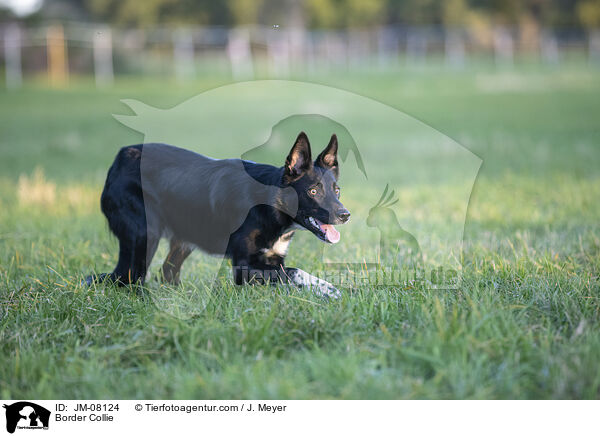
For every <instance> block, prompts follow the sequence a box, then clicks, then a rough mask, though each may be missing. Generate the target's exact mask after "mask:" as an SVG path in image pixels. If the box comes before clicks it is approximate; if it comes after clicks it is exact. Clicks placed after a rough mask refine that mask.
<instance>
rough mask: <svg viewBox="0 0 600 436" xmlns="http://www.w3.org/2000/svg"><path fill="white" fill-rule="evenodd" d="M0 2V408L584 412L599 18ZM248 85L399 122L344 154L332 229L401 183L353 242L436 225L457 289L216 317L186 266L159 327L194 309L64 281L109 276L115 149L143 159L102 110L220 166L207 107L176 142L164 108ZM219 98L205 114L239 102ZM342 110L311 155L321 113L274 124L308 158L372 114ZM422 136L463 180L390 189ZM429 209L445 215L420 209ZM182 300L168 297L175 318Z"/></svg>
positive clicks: (501, 5)
mask: <svg viewBox="0 0 600 436" xmlns="http://www.w3.org/2000/svg"><path fill="white" fill-rule="evenodd" d="M0 8H1V9H0V354H2V356H3V357H5V358H3V359H2V360H0V396H1V397H4V398H19V397H21V398H40V397H48V398H58V397H60V398H82V397H85V398H94V397H102V398H118V397H128V398H152V397H160V398H170V397H172V398H190V397H193V398H223V397H226V398H249V397H252V398H340V397H341V398H438V399H439V398H555V399H556V398H598V397H599V395H600V394H599V393H600V377H599V376H598V374H599V373H598V361H599V360H600V330H599V329H598V325H599V320H600V304H599V302H600V279H599V277H600V202H599V201H598V199H599V198H600V165H599V163H600V123H599V122H598V119H599V117H598V114H600V74H599V73H600V33H599V32H600V0H576V1H573V0H572V1H568V0H506V1H500V0H447V1H441V0H368V1H361V0H304V1H294V0H284V1H274V0H254V1H253V0H226V1H221V2H216V1H208V0H180V1H177V0H144V1H141V0H45V1H41V0H0ZM269 78H277V79H291V80H297V81H298V82H285V83H286V84H287V85H289V84H290V83H292V84H295V86H296V85H298V84H299V82H309V84H311V85H313V84H320V85H326V86H328V87H329V88H328V91H331V92H333V91H336V92H337V91H340V90H342V91H348V94H349V95H352V96H357V95H360V96H364V97H368V98H370V99H373V100H375V101H377V102H380V103H383V104H385V105H386V107H387V108H390V107H391V108H394V109H396V110H397V112H398V113H399V114H405V119H406V120H407V121H410V122H411V123H412V125H413V126H416V127H418V128H413V129H411V128H409V127H410V125H411V124H410V123H408V122H407V123H404V124H402V123H398V124H392V125H393V126H394V128H393V129H391V130H392V131H389V132H382V134H381V135H379V137H378V138H379V139H378V140H377V141H373V143H372V144H371V143H370V144H363V143H360V144H357V145H358V146H359V147H360V151H361V153H362V154H364V155H365V156H366V157H368V156H369V153H371V156H373V155H376V157H377V159H375V160H369V161H367V160H365V162H367V163H369V162H374V163H375V171H373V173H377V174H376V176H377V177H373V178H372V179H370V180H374V179H377V180H378V181H379V182H378V184H377V186H373V187H372V188H371V190H369V185H368V184H366V183H362V179H358V178H357V179H356V180H359V181H361V183H360V185H359V188H360V190H359V191H360V192H361V193H363V194H364V198H361V197H359V196H353V195H352V191H351V190H350V186H348V185H349V184H347V183H344V184H343V185H342V187H343V190H342V199H343V201H344V203H345V204H346V206H347V207H348V208H349V210H351V211H352V213H353V220H356V219H357V217H361V216H362V217H367V216H368V215H370V213H371V212H370V209H371V208H372V207H373V206H375V204H374V203H375V202H376V201H377V199H378V198H380V196H381V193H382V191H383V189H384V187H385V185H386V183H387V182H388V180H390V181H393V180H396V179H403V180H402V183H398V186H393V188H395V192H396V195H397V196H398V198H399V200H400V201H399V202H398V203H397V204H395V205H394V206H393V207H394V212H395V214H396V215H395V217H396V218H397V225H395V224H394V225H393V226H392V225H390V226H387V227H386V226H385V225H383V224H382V225H379V226H375V227H367V226H365V228H366V229H368V231H370V232H373V233H370V234H371V235H374V236H375V240H376V242H377V241H379V240H380V239H379V237H380V236H381V237H383V235H384V234H386V235H390V234H391V235H392V237H393V238H397V239H398V240H400V238H401V237H404V236H405V234H404V233H406V232H409V233H410V232H411V231H412V229H411V227H410V226H409V225H412V224H418V225H421V223H422V222H423V221H424V219H423V217H425V218H426V219H429V220H430V221H433V222H435V223H439V227H440V228H444V226H446V225H448V224H452V223H457V222H460V224H461V225H462V224H463V223H465V218H466V223H465V228H464V230H465V231H464V245H461V246H460V247H457V251H456V261H457V262H460V264H461V265H462V268H463V269H462V272H463V274H462V275H463V280H464V285H463V286H462V287H461V289H460V290H457V291H456V292H438V291H430V290H427V289H419V288H417V289H413V288H411V287H407V288H404V287H397V286H387V287H384V288H381V287H379V288H377V287H370V286H362V287H359V288H356V289H354V290H353V292H354V293H351V294H348V296H349V297H348V298H345V299H344V300H343V302H342V304H341V305H337V304H332V305H322V304H321V303H322V301H319V300H315V301H314V302H313V301H308V302H307V301H304V297H306V298H307V299H308V298H311V297H310V296H308V295H303V296H302V298H298V299H295V298H287V294H285V295H284V294H282V295H281V298H273V291H272V290H271V289H262V288H261V289H252V290H251V291H248V290H245V291H243V292H242V291H240V290H239V289H237V288H236V289H230V290H225V291H226V293H227V295H228V296H231V298H223V299H222V298H220V296H221V295H223V294H221V293H214V294H213V293H212V291H211V289H210V286H211V285H210V283H212V281H207V280H204V279H203V278H202V274H203V271H204V270H203V266H204V263H203V261H202V258H201V257H200V255H199V254H197V253H194V254H193V255H192V256H191V258H190V260H188V261H187V263H186V265H184V268H183V271H182V280H183V283H184V286H182V287H180V288H177V289H175V290H173V289H170V288H168V287H167V288H164V289H167V291H168V293H169V295H176V296H177V298H179V299H178V300H175V303H176V304H173V308H174V311H180V312H184V309H185V310H187V308H188V307H192V308H193V310H194V311H196V310H198V311H200V312H201V316H199V317H195V318H194V319H193V321H190V322H186V323H184V322H179V321H178V320H177V319H175V318H172V317H166V316H163V312H162V311H161V308H158V307H155V306H153V305H152V304H151V303H148V301H147V300H145V299H140V298H137V296H136V295H135V294H133V293H127V292H121V290H114V289H113V290H111V287H106V288H104V289H101V288H97V289H96V288H92V289H87V288H85V289H84V288H81V287H80V286H79V283H80V280H81V278H82V277H84V276H85V275H87V274H89V273H90V272H91V271H96V272H106V271H110V270H112V268H113V267H114V264H115V262H116V255H117V252H118V246H117V241H116V239H115V238H112V237H111V236H110V234H109V231H108V229H107V225H106V220H105V219H104V217H103V215H102V214H101V212H100V207H99V206H100V205H99V198H100V193H101V191H102V187H103V184H104V181H105V178H106V172H107V169H108V167H109V166H110V164H111V162H112V161H113V159H114V156H115V154H116V152H117V150H118V149H119V148H120V147H122V146H125V145H129V144H136V143H140V142H141V141H143V140H144V135H143V133H142V132H140V131H136V130H133V128H130V127H127V126H126V125H124V124H122V123H121V122H119V121H118V119H123V118H126V117H116V118H117V119H115V117H113V114H117V115H125V116H127V115H135V114H138V115H139V114H140V113H141V114H143V113H144V112H146V113H151V114H154V115H152V116H151V117H150V122H149V123H148V124H151V125H152V127H153V128H154V130H155V131H156V132H159V133H161V134H163V133H165V132H172V131H174V130H175V131H176V133H178V134H180V136H178V137H181V138H185V139H186V143H185V144H184V143H181V144H177V145H181V146H186V147H187V146H188V144H187V141H188V140H189V142H190V144H189V145H190V146H193V145H198V144H201V145H202V146H203V147H207V148H206V150H207V154H209V155H212V156H231V157H233V156H239V155H240V154H239V147H238V148H235V149H233V148H227V147H225V146H224V144H223V142H224V141H223V142H221V141H212V142H211V141H210V137H208V138H207V135H206V133H204V132H197V131H196V130H195V129H197V128H198V127H199V126H202V123H203V122H207V120H210V116H207V113H208V112H210V113H209V114H208V115H212V116H215V114H216V113H217V110H212V107H211V110H197V111H194V110H191V111H189V112H186V113H187V114H188V115H189V117H188V118H181V119H180V120H179V124H178V123H177V122H176V121H177V120H174V119H173V118H168V117H167V118H164V117H163V115H169V114H170V116H173V114H175V115H176V114H178V113H180V112H177V110H173V111H168V110H167V109H172V108H175V109H177V108H179V107H180V106H185V107H189V101H190V99H192V97H195V96H199V95H200V94H201V93H203V92H204V91H207V90H211V89H214V88H217V87H219V86H222V85H228V84H232V83H235V82H238V81H248V80H252V79H269ZM257 83H260V82H247V83H245V84H236V85H235V86H233V87H224V88H221V90H223V89H225V90H227V88H229V89H237V88H236V87H237V86H242V85H246V84H250V85H256V84H257ZM263 83H265V82H263ZM266 83H272V82H266ZM301 85H307V83H301ZM322 88H323V89H326V88H325V87H322ZM264 94H266V93H264ZM264 94H261V95H259V98H257V99H256V104H255V106H249V107H250V109H247V110H246V113H250V114H251V115H250V116H244V117H243V119H240V122H239V123H235V125H233V126H231V127H229V126H227V129H223V131H222V132H220V133H223V134H224V135H228V134H229V133H230V132H231V135H230V137H231V138H233V137H237V138H240V137H241V138H243V140H246V138H245V137H244V134H245V133H246V132H247V131H248V126H250V124H251V123H252V119H253V116H252V115H253V114H256V113H258V114H261V115H263V114H264V113H267V114H268V113H270V111H271V112H273V111H274V109H273V107H272V106H268V103H266V102H265V100H266V99H264V98H261V97H262V95H264ZM272 94H273V95H274V96H275V97H279V98H280V97H281V94H280V93H272ZM273 95H272V96H273ZM326 95H331V94H328V93H325V92H323V94H322V95H321V94H319V97H323V98H325V96H326ZM250 97H251V95H250ZM281 99H282V100H284V101H285V102H286V103H290V104H293V103H295V102H296V100H295V99H294V97H293V96H292V97H290V96H289V95H288V97H286V98H281ZM136 100H137V101H138V102H141V103H137V104H136V103H135V101H136ZM363 100H367V99H363ZM373 100H370V101H371V102H373ZM231 101H235V100H233V99H232V100H230V101H229V102H227V101H219V103H220V106H219V105H218V104H215V106H214V107H215V108H217V109H218V110H222V111H224V112H226V109H227V106H226V105H227V104H228V103H229V105H230V106H232V107H234V109H236V107H235V106H234V103H231ZM330 101H334V102H336V103H339V101H336V98H332V99H330ZM347 101H350V100H347ZM132 103H133V104H132ZM182 103H188V105H184V104H182ZM265 107H266V108H265ZM346 107H347V109H348V113H350V114H352V115H353V116H355V117H356V125H354V122H352V123H351V124H352V125H347V126H341V125H336V124H333V121H336V120H333V121H332V120H329V121H327V122H328V123H329V124H325V123H324V124H323V125H322V128H321V132H322V136H319V134H318V129H317V134H314V135H313V132H314V130H311V129H315V128H316V127H318V126H317V124H318V123H317V121H318V120H313V121H311V119H309V118H310V117H306V116H303V117H296V118H290V119H287V120H286V122H285V123H284V122H282V123H280V128H281V129H283V130H282V131H283V132H284V133H285V135H283V136H282V137H284V138H287V137H290V138H293V137H295V135H296V134H297V130H298V129H300V128H301V129H303V130H307V131H308V132H309V136H310V138H311V141H313V137H314V138H315V139H314V144H323V145H324V144H325V141H327V139H328V138H329V136H328V135H330V134H331V132H332V131H337V132H338V133H340V131H342V130H343V129H350V128H352V129H354V128H356V127H359V128H369V127H372V126H375V125H377V122H376V121H380V119H379V118H378V115H377V114H376V113H375V111H373V110H370V109H368V105H364V104H351V103H346V104H345V106H344V108H346ZM135 108H138V109H139V108H146V109H148V110H142V111H140V110H137V111H136V110H134V109H135ZM150 109H151V110H150ZM301 109H302V108H301V107H300V108H299V110H298V114H299V115H305V114H303V112H302V110H301ZM269 110H270V111H269ZM314 112H315V111H311V112H310V113H311V114H313V113H314ZM317 112H318V111H317ZM231 113H237V112H236V111H235V110H232V111H231ZM227 115H231V114H230V113H227ZM244 115H245V114H244ZM406 115H408V116H406ZM194 117H196V118H194ZM138 118H139V117H138ZM255 118H258V117H255ZM313 118H315V117H313ZM409 118H410V120H409ZM130 119H132V120H134V119H136V118H135V117H130ZM164 120H166V122H165V121H164ZM196 120H199V121H198V122H197V121H196ZM420 121H422V122H423V123H420ZM184 122H187V125H186V123H184ZM336 122H339V120H337V121H336ZM311 123H312V124H311ZM126 124H127V123H126ZM230 124H233V123H230ZM129 125H132V123H129ZM307 126H308V127H307ZM407 126H408V127H407ZM211 127H216V128H218V127H219V126H218V125H217V126H211ZM134 128H135V126H134ZM396 131H397V132H396ZM384 133H385V134H384ZM436 136H444V138H450V139H451V140H454V141H455V142H453V144H456V143H458V144H460V145H461V146H462V147H464V148H466V149H467V150H469V151H470V152H472V153H474V154H475V155H476V156H478V157H479V158H481V159H482V161H483V164H482V165H481V167H480V169H479V172H478V174H477V178H476V181H475V185H474V187H473V184H472V183H471V182H469V183H468V184H465V183H464V181H463V179H462V178H460V177H458V178H456V179H454V180H448V179H447V178H443V177H441V176H443V174H444V171H441V170H440V171H437V172H436V174H434V176H436V177H434V176H431V173H432V172H433V171H429V172H426V171H424V172H423V174H422V175H421V177H417V176H413V177H406V174H409V175H411V174H412V175H414V174H415V173H416V172H418V170H419V169H420V167H417V166H416V165H413V166H412V170H414V171H413V172H412V173H411V172H407V173H406V174H405V173H403V172H402V165H399V164H398V161H399V160H400V161H401V163H402V164H404V165H407V162H409V163H410V162H411V161H410V160H409V159H406V155H403V154H402V153H406V152H410V151H411V150H413V151H415V150H416V151H419V152H422V151H423V150H427V149H432V146H435V145H436V143H435V141H432V139H431V138H435V137H436ZM340 138H342V136H340ZM291 140H292V139H290V143H288V144H287V145H285V144H284V148H286V147H289V146H290V145H291ZM238 146H239V144H238ZM208 147H210V148H208ZM462 147H455V148H460V149H461V150H464V149H463V148H462ZM203 150H204V148H203ZM391 150H393V151H394V152H396V153H398V154H399V155H400V156H401V157H400V159H393V158H392V159H390V155H391V153H392V151H391ZM244 151H245V150H244ZM213 152H214V153H213ZM282 154H283V152H279V151H277V153H270V157H271V158H273V159H277V157H278V156H281V155H282ZM265 158H266V157H265ZM261 159H262V157H261ZM428 159H430V162H435V164H436V165H437V166H432V167H429V170H431V168H436V169H437V168H442V169H444V170H447V169H451V170H454V171H456V172H459V173H460V168H461V167H460V165H453V163H452V162H454V161H451V160H449V159H448V155H446V154H444V153H442V152H439V153H438V152H436V153H431V156H429V155H428ZM348 167H350V166H346V168H343V170H342V177H344V175H345V174H346V175H347V174H348ZM461 175H462V174H461ZM357 185H358V183H357ZM472 187H473V190H472V192H471V188H472ZM344 189H346V190H345V191H344ZM464 192H467V193H468V192H471V196H470V198H469V204H468V209H467V213H466V217H465V214H464V207H465V198H464V195H463V194H464ZM432 201H437V202H439V204H440V205H441V206H443V209H440V210H441V212H437V213H431V211H430V210H426V209H424V208H423V205H426V204H431V203H432ZM459 212H460V213H459ZM402 229H405V230H406V232H404V230H402ZM340 230H341V232H342V235H343V241H348V242H351V243H353V244H354V243H356V245H348V246H347V247H349V248H346V251H342V247H341V246H340V245H338V246H336V253H339V255H340V256H343V257H344V258H347V257H350V256H355V255H356V256H358V255H361V253H362V251H361V250H359V249H353V248H352V247H358V246H359V245H361V244H362V245H364V244H363V243H362V239H361V238H362V237H363V236H364V235H367V236H368V235H369V234H367V233H366V231H367V230H365V231H361V232H350V231H347V230H346V229H343V230H342V228H340ZM392 230H393V231H395V232H397V233H391V231H392ZM377 232H378V233H377ZM386 232H387V233H386ZM403 232H404V233H403ZM415 234H416V233H415ZM395 235H396V236H395ZM398 235H399V236H398ZM417 236H419V235H418V234H417ZM393 238H390V239H393ZM419 242H422V241H419ZM317 243H318V241H316V239H315V238H314V237H312V236H311V235H310V234H308V232H299V234H298V235H297V236H296V237H295V241H294V244H292V246H291V248H290V252H289V256H288V258H287V261H288V263H289V264H290V265H294V266H298V267H301V268H303V269H305V270H307V271H311V272H313V271H316V270H317V268H319V266H320V265H321V262H320V258H319V257H318V255H317V254H316V250H315V248H314V247H315V245H314V244H317ZM167 248H168V247H167V246H166V244H165V245H163V246H161V248H160V249H159V255H158V256H157V257H156V258H155V262H156V265H152V268H151V276H152V275H153V274H155V273H156V271H157V268H158V266H159V265H158V264H160V261H161V260H162V259H164V255H165V253H166V250H167ZM459 249H460V250H459ZM353 250H354V251H353ZM319 255H320V253H319ZM392 260H393V261H395V259H394V258H393V257H392ZM147 283H148V284H149V286H153V287H154V288H158V285H157V283H158V282H155V281H148V282H147ZM207 286H208V288H207ZM160 289H163V288H162V287H161V288H160ZM207 289H208V290H207ZM173 291H177V292H179V293H180V294H181V295H180V294H172V292H173ZM282 292H285V291H282ZM105 293H106V294H105ZM188 293H189V297H190V298H191V300H190V304H189V305H186V304H183V303H181V302H180V300H181V301H187V300H185V298H187V297H188ZM105 295H109V296H110V298H106V297H105ZM213 295H214V296H216V297H218V298H213ZM161 298H162V297H161ZM315 298H316V297H315ZM196 299H199V300H200V301H197V300H196ZM169 301H170V300H169ZM182 308H184V309H182Z"/></svg>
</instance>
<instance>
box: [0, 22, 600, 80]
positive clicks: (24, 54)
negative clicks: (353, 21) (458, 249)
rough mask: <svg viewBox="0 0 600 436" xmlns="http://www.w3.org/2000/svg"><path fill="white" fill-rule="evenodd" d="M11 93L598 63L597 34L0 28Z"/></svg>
mask: <svg viewBox="0 0 600 436" xmlns="http://www.w3.org/2000/svg"><path fill="white" fill-rule="evenodd" d="M0 38H1V40H2V43H1V44H0V47H2V53H1V58H2V62H3V64H4V71H5V82H6V86H7V88H17V87H19V86H20V85H21V84H22V82H23V76H24V75H25V76H27V75H35V74H37V75H39V74H47V75H48V77H49V79H50V83H52V84H55V85H57V86H60V85H64V84H65V83H66V82H67V81H68V78H69V73H72V74H87V75H93V76H94V77H95V80H96V84H97V86H109V85H111V84H112V83H113V81H114V77H115V75H121V74H162V75H173V76H174V77H176V78H177V79H178V80H182V81H184V80H189V79H193V78H194V77H195V76H196V75H198V74H203V73H207V72H218V73H219V74H223V73H227V74H231V75H232V77H233V78H234V79H235V80H243V79H251V78H253V77H255V76H256V75H263V76H268V77H288V76H290V75H301V74H310V73H312V72H315V71H319V70H325V71H327V70H332V69H344V68H346V69H355V70H356V69H378V70H385V69H390V68H398V67H413V66H417V67H419V66H423V65H425V64H427V63H428V62H429V61H430V60H431V59H435V60H442V61H443V62H442V65H443V66H444V67H446V68H456V69H460V68H465V66H467V65H468V64H469V62H471V61H473V59H476V58H484V59H486V58H487V59H490V60H491V61H493V62H494V63H495V64H496V65H498V66H500V67H504V68H506V67H510V66H512V65H513V64H514V62H515V59H516V58H517V57H518V56H521V55H524V56H527V57H528V58H536V59H538V61H539V62H542V63H546V64H559V63H560V62H561V61H562V59H563V58H564V55H565V53H568V52H573V51H576V52H579V53H581V54H582V55H583V56H585V57H586V58H587V59H589V60H590V61H591V62H596V63H600V31H594V32H589V33H582V32H578V31H570V32H569V31H562V32H552V31H551V30H548V29H540V30H539V32H537V33H536V34H534V35H533V36H532V35H529V36H528V38H527V39H524V38H523V37H522V35H520V34H519V32H518V31H517V29H511V28H505V27H496V28H493V29H491V30H490V31H489V32H487V33H485V32H484V33H483V34H481V33H480V34H473V33H472V32H469V31H467V30H465V29H441V28H428V27H385V28H377V29H371V30H352V31H316V30H315V31H307V30H305V29H300V28H295V29H285V28H281V27H279V26H274V27H255V26H253V27H244V28H234V29H226V28H222V27H204V28H178V29H166V28H156V29H137V30H122V29H111V28H110V27H108V26H106V25H95V24H73V23H71V24H65V25H51V26H40V27H35V28H25V27H19V25H17V24H14V23H13V24H8V25H5V26H3V27H1V28H0Z"/></svg>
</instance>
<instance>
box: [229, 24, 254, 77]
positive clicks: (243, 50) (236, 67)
mask: <svg viewBox="0 0 600 436" xmlns="http://www.w3.org/2000/svg"><path fill="white" fill-rule="evenodd" d="M227 54H228V56H229V61H230V62H231V72H232V74H233V79H234V80H247V79H251V78H252V77H253V76H254V66H253V65H252V52H251V50H250V35H249V34H248V31H247V30H246V29H231V30H230V31H229V39H228V42H227Z"/></svg>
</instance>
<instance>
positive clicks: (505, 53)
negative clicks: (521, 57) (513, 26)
mask: <svg viewBox="0 0 600 436" xmlns="http://www.w3.org/2000/svg"><path fill="white" fill-rule="evenodd" d="M514 50H515V43H514V40H513V36H512V33H510V30H509V29H506V28H504V27H496V28H495V29H494V55H495V58H496V64H497V65H512V64H513V59H514Z"/></svg>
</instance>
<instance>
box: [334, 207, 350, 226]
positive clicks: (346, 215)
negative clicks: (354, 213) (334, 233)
mask: <svg viewBox="0 0 600 436" xmlns="http://www.w3.org/2000/svg"><path fill="white" fill-rule="evenodd" d="M337 215H338V218H339V219H340V220H341V221H342V222H343V223H345V222H346V221H348V220H349V219H350V212H348V211H347V210H346V209H340V210H338V213H337Z"/></svg>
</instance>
